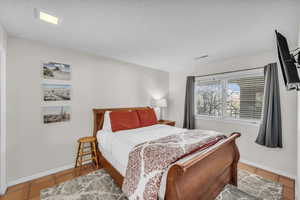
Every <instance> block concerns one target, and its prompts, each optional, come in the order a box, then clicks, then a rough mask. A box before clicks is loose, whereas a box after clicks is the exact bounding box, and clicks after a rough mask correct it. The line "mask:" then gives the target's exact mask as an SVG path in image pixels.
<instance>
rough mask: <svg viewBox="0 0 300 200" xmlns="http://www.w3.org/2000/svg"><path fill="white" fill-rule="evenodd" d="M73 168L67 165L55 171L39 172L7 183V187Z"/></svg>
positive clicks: (72, 165)
mask: <svg viewBox="0 0 300 200" xmlns="http://www.w3.org/2000/svg"><path fill="white" fill-rule="evenodd" d="M73 167H74V164H69V165H65V166H62V167H58V168H55V169H50V170H47V171H43V172H39V173H37V174H34V175H31V176H26V177H22V178H19V179H17V180H14V181H10V182H8V184H7V186H8V187H10V186H13V185H17V184H19V183H24V182H27V181H31V180H34V179H37V178H41V177H43V176H48V175H50V174H54V173H57V172H60V171H63V170H66V169H70V168H73Z"/></svg>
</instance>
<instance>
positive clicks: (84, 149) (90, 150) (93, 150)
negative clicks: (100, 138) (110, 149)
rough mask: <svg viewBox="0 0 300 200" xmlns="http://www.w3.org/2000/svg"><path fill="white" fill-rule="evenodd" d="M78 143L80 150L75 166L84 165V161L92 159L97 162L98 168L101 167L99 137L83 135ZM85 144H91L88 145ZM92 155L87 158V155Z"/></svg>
mask: <svg viewBox="0 0 300 200" xmlns="http://www.w3.org/2000/svg"><path fill="white" fill-rule="evenodd" d="M77 141H78V143H79V145H78V151H77V157H76V162H75V168H77V167H80V168H81V167H82V163H84V162H86V161H89V160H92V161H93V162H94V163H95V164H96V167H97V169H98V168H99V160H98V156H97V147H96V143H97V139H96V137H92V136H91V137H82V138H80V139H78V140H77ZM85 144H90V145H89V146H86V145H85ZM88 155H90V158H85V157H86V156H88Z"/></svg>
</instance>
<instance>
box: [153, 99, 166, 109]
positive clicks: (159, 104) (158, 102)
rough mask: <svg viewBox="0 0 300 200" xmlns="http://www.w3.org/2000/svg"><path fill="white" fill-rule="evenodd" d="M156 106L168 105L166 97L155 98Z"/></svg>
mask: <svg viewBox="0 0 300 200" xmlns="http://www.w3.org/2000/svg"><path fill="white" fill-rule="evenodd" d="M156 106H157V107H161V108H163V107H167V106H168V104H167V99H159V100H157V101H156Z"/></svg>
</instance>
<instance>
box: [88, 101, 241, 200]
mask: <svg viewBox="0 0 300 200" xmlns="http://www.w3.org/2000/svg"><path fill="white" fill-rule="evenodd" d="M147 108H148V107H136V108H105V109H93V113H94V133H93V135H94V136H96V135H97V132H98V130H101V129H102V126H103V120H104V113H105V111H128V110H141V109H147ZM238 137H240V133H232V134H231V136H230V137H228V138H227V139H225V140H224V141H223V142H222V143H221V144H217V147H216V148H213V149H212V150H210V151H208V152H206V153H204V154H201V155H199V156H196V157H194V158H192V159H190V160H187V161H185V162H184V163H182V164H175V165H173V166H172V167H171V168H170V169H169V172H168V175H167V184H166V193H165V199H166V200H199V199H203V200H213V199H215V198H216V197H217V196H218V194H219V193H220V192H221V191H222V189H223V188H224V186H225V185H226V184H232V185H235V186H236V185H237V164H238V161H239V157H240V155H239V150H238V148H237V146H236V144H235V140H236V139H237V138H238ZM97 147H98V145H97ZM98 156H99V160H100V164H101V167H102V168H104V169H105V170H106V171H107V172H108V173H109V174H110V175H111V176H112V177H113V179H114V180H115V182H116V183H117V185H119V186H120V187H122V183H123V180H124V177H123V176H122V175H121V174H120V173H119V172H118V171H117V170H116V169H115V168H114V167H113V166H112V165H111V164H110V163H109V162H108V161H107V160H106V159H105V158H104V157H103V156H102V154H101V152H100V151H99V148H98Z"/></svg>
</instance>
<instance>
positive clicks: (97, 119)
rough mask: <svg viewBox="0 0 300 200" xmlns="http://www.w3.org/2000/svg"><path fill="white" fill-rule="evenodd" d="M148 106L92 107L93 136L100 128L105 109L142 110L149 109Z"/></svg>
mask: <svg viewBox="0 0 300 200" xmlns="http://www.w3.org/2000/svg"><path fill="white" fill-rule="evenodd" d="M149 108H150V107H135V108H100V109H98V108H94V109H93V113H94V130H93V136H94V137H96V136H97V132H98V131H99V130H101V129H102V127H103V122H104V113H105V112H106V111H130V110H144V109H149Z"/></svg>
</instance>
